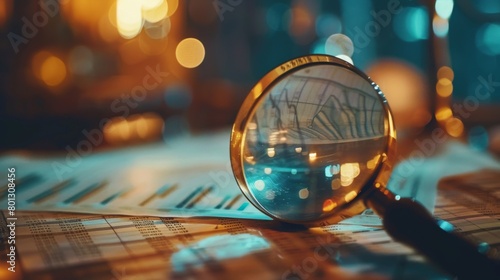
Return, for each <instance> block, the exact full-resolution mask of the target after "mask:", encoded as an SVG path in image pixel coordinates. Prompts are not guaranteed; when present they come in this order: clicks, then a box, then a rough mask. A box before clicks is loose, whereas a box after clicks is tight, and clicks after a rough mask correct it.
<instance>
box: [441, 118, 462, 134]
mask: <svg viewBox="0 0 500 280" xmlns="http://www.w3.org/2000/svg"><path fill="white" fill-rule="evenodd" d="M445 128H446V132H448V134H449V135H450V136H452V137H460V136H461V135H462V133H463V132H464V124H463V122H462V121H461V120H460V119H457V118H455V117H453V118H449V119H448V120H447V121H446V123H445Z"/></svg>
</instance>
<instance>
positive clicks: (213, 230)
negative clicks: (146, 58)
mask: <svg viewBox="0 0 500 280" xmlns="http://www.w3.org/2000/svg"><path fill="white" fill-rule="evenodd" d="M190 141H191V142H183V143H173V144H171V146H169V147H163V146H155V145H153V146H151V147H141V148H135V149H132V150H129V151H127V152H126V153H123V151H117V152H108V153H103V154H98V155H95V156H92V157H87V158H85V157H83V158H82V159H80V161H79V162H78V164H77V161H75V162H73V166H70V167H71V168H70V169H69V170H66V169H64V170H65V172H63V173H61V172H59V173H58V172H57V171H56V170H57V169H54V163H61V164H66V165H67V166H69V164H67V163H68V162H69V161H68V162H67V161H66V158H65V156H64V155H63V156H62V157H54V158H51V159H46V158H45V159H41V160H36V159H33V158H24V157H2V158H1V159H0V166H1V168H7V167H8V166H9V167H10V166H14V167H16V174H18V175H19V176H18V184H19V186H18V188H17V189H16V197H17V203H18V204H17V212H16V218H17V220H16V249H17V256H18V257H17V259H16V261H17V268H18V269H21V268H22V273H23V276H25V277H27V278H35V279H38V278H40V279H45V278H47V279H65V278H67V277H68V275H71V278H72V279H165V278H182V279H185V278H203V279H235V278H238V279H256V278H258V279H322V278H324V279H419V278H420V279H421V278H425V279H447V278H449V276H447V275H446V274H445V273H443V272H442V271H440V270H438V269H436V268H435V267H434V266H433V265H431V264H428V263H426V262H425V261H424V260H423V259H422V257H420V255H418V254H416V253H414V251H413V250H411V249H410V248H408V247H406V246H404V245H401V244H399V243H396V242H394V241H392V240H391V238H390V237H389V236H388V235H387V234H386V233H385V231H384V230H383V229H382V228H381V227H380V219H379V218H378V217H376V216H375V215H374V214H373V213H371V211H370V210H367V211H365V212H364V213H363V214H362V215H360V216H357V217H354V218H352V219H349V220H346V221H344V222H342V223H340V224H337V225H331V226H328V227H322V228H312V229H305V228H302V227H292V226H288V225H283V224H280V223H278V222H276V221H270V220H269V219H268V218H267V217H266V216H264V215H263V214H261V213H260V212H258V211H257V210H256V209H255V208H253V207H252V206H251V205H249V204H248V202H247V201H246V199H244V197H242V196H241V194H240V191H239V190H238V188H237V186H236V183H235V182H234V179H233V177H232V174H231V172H230V169H229V167H228V166H227V156H228V155H227V153H226V154H224V153H221V151H225V150H226V151H227V149H225V148H224V147H226V146H227V138H226V134H219V135H215V136H207V137H200V138H196V139H192V140H190ZM180 147H181V148H182V147H184V148H185V147H190V148H189V149H179V148H180ZM207 147H211V148H212V149H213V150H212V149H207ZM27 163H29V164H27ZM97 163H99V165H97ZM56 165H57V164H56ZM96 166H98V167H99V168H96ZM101 166H105V168H101ZM193 166H194V167H195V168H194V170H196V171H197V172H195V173H193V172H192V171H193ZM4 174H5V173H2V176H4ZM495 180H496V181H495ZM3 182H6V180H5V178H3ZM494 182H498V180H497V179H494ZM448 185H449V184H448ZM452 185H453V184H452ZM493 186H494V188H493V187H492V188H491V189H487V190H484V189H481V190H480V192H479V195H480V196H482V197H485V196H487V197H489V198H494V199H489V200H487V201H486V206H485V203H482V202H481V200H479V202H478V201H477V200H478V198H477V195H478V193H475V194H474V195H471V194H468V193H466V192H462V191H461V189H456V188H453V187H451V188H450V187H449V186H448V187H444V188H443V189H442V190H440V191H439V192H438V193H439V196H438V200H437V202H436V211H435V214H436V215H437V216H438V217H440V218H442V219H446V220H447V221H449V222H450V223H451V224H453V225H454V226H455V228H456V230H457V231H459V232H460V233H461V234H463V235H464V236H466V237H467V238H470V239H471V240H473V241H475V242H476V243H478V244H480V245H481V246H483V247H485V248H487V249H489V250H490V254H492V256H493V257H499V255H498V252H500V231H499V230H498V229H499V228H500V222H499V220H498V217H499V216H500V209H499V207H498V203H499V201H500V199H499V196H500V195H499V192H500V191H499V190H500V186H498V183H497V184H496V185H494V184H493ZM5 190H6V186H2V185H0V197H1V202H0V203H2V208H5V207H4V206H5V205H6V202H7V200H6V192H5ZM484 192H487V193H486V194H485V193H484ZM474 198H475V199H476V201H475V203H471V201H472V202H474V200H473V199H474ZM485 209H486V210H485ZM43 210H55V211H59V212H61V211H67V212H74V211H77V212H80V211H81V212H88V213H99V215H95V214H92V215H91V214H73V213H66V214H65V213H50V212H43ZM33 211H36V212H33ZM116 214H130V215H135V216H122V215H116ZM139 215H140V216H139ZM149 216H162V217H149ZM202 216H205V218H202ZM9 217H10V216H9V213H8V211H3V213H2V217H0V223H1V224H0V233H1V236H2V241H3V242H2V244H3V245H4V246H3V247H2V252H1V255H0V256H1V260H2V265H1V267H0V276H1V278H2V279H9V278H12V277H20V274H12V273H10V272H7V268H6V267H5V266H6V262H5V259H4V258H5V256H6V252H5V250H8V246H5V245H6V240H7V237H8V234H9V229H8V228H7V227H6V224H7V223H8V222H9V220H8V218H9ZM228 217H233V218H244V219H228ZM19 271H21V270H19ZM449 279H451V278H449Z"/></svg>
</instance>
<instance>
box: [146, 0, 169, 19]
mask: <svg viewBox="0 0 500 280" xmlns="http://www.w3.org/2000/svg"><path fill="white" fill-rule="evenodd" d="M147 2H148V1H144V3H147ZM154 2H159V3H158V5H156V6H145V5H144V4H143V6H142V17H143V18H144V20H146V21H148V22H151V23H155V22H159V21H161V20H163V19H165V18H166V17H167V14H168V4H167V1H165V0H162V1H156V0H155V1H154Z"/></svg>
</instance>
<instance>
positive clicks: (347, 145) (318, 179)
mask: <svg viewBox="0 0 500 280" xmlns="http://www.w3.org/2000/svg"><path fill="white" fill-rule="evenodd" d="M257 87H259V85H258V86H257ZM258 89H259V88H258ZM254 93H255V89H254ZM249 96H250V97H249V98H251V99H252V101H253V102H254V103H253V106H251V108H248V111H247V112H243V113H242V112H240V114H243V115H245V116H246V118H245V124H244V125H243V127H244V129H243V131H242V144H241V145H242V146H241V153H242V158H241V168H242V170H243V172H242V175H243V177H244V179H243V180H244V182H243V184H240V185H245V187H244V193H245V194H246V195H247V197H249V199H250V200H251V201H252V202H253V203H254V204H256V206H257V207H258V208H260V209H261V210H262V211H263V212H265V213H267V214H268V215H270V216H272V217H274V218H277V219H280V220H284V221H288V222H296V223H308V222H314V221H319V220H322V219H324V218H326V217H330V216H332V215H334V214H336V213H338V212H339V211H340V210H342V209H344V208H345V206H346V205H347V204H351V202H353V201H357V197H358V195H360V193H361V192H362V190H363V188H364V187H365V186H366V183H367V181H368V180H369V179H370V178H371V177H372V176H373V175H374V172H375V169H376V167H377V165H378V164H379V162H380V158H381V155H382V154H383V153H384V152H385V150H386V149H387V142H388V140H387V135H388V134H389V132H388V127H387V126H386V125H384V124H385V123H386V121H385V119H386V118H388V116H389V115H388V114H387V109H386V106H385V105H384V99H383V96H381V94H380V93H379V91H378V87H376V86H375V84H373V83H372V82H371V81H369V79H368V78H367V77H366V76H364V75H362V74H360V73H359V72H356V70H354V68H353V67H349V65H347V64H346V63H341V62H340V61H337V63H313V64H308V65H305V66H303V67H297V69H292V70H291V71H288V72H286V74H284V75H282V76H280V77H278V78H277V79H276V81H275V82H274V83H272V84H270V85H269V86H267V87H266V88H262V92H261V93H260V94H259V98H256V99H253V97H254V96H255V94H254V95H252V94H250V95H249ZM243 108H245V106H243ZM237 164H240V163H239V162H238V163H237ZM233 165H234V164H233ZM343 214H345V213H343Z"/></svg>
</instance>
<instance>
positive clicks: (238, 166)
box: [229, 55, 396, 226]
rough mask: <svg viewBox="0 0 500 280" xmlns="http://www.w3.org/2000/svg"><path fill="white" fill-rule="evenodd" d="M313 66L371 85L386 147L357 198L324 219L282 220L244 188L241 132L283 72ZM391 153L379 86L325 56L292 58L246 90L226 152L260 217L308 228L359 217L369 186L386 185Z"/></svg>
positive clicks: (390, 129) (392, 139) (391, 132)
mask: <svg viewBox="0 0 500 280" xmlns="http://www.w3.org/2000/svg"><path fill="white" fill-rule="evenodd" d="M315 64H332V65H337V66H340V67H344V68H347V69H349V70H351V71H353V72H354V73H356V74H358V75H359V76H361V77H362V78H364V79H365V80H366V81H368V82H369V83H370V84H371V85H372V86H373V88H374V90H375V91H376V92H377V95H378V96H379V98H380V101H381V103H382V104H383V108H384V112H385V115H386V116H385V121H384V127H385V130H386V135H387V137H388V141H387V146H386V149H385V151H384V153H383V156H381V157H380V159H379V163H378V166H377V168H376V170H378V172H374V174H373V176H372V177H371V178H370V179H368V180H367V184H366V185H365V186H364V187H363V188H362V189H361V190H360V192H359V195H358V196H357V197H356V198H355V199H354V200H353V201H352V202H351V203H349V204H348V205H343V207H339V208H338V209H336V210H335V211H332V212H331V213H330V214H329V215H328V216H325V217H324V218H321V219H318V220H314V221H289V220H283V219H280V218H279V217H276V216H274V215H273V214H272V213H269V212H268V211H267V210H266V209H265V208H264V207H262V206H261V205H260V203H259V202H258V201H257V200H256V199H255V198H254V197H253V195H252V194H251V193H250V190H249V189H248V186H247V184H246V179H245V174H244V172H243V143H244V142H245V129H246V127H247V125H248V122H249V121H250V118H251V116H253V114H254V113H255V110H256V105H257V104H259V101H260V100H261V99H262V98H264V97H265V96H266V94H264V93H266V92H267V90H268V89H269V88H270V87H272V86H273V85H274V84H276V83H278V82H279V81H280V80H281V79H282V78H284V77H285V75H286V74H287V73H290V72H295V71H298V70H300V69H301V68H304V67H309V66H312V65H315ZM395 151H396V131H395V127H394V121H393V117H392V113H391V110H390V108H389V105H388V103H387V100H386V98H385V96H384V94H383V93H382V91H381V90H380V88H379V86H378V85H377V84H375V83H374V82H373V81H372V80H371V79H370V78H369V77H368V76H367V75H366V74H365V73H363V72H362V71H361V70H359V69H358V68H356V67H354V66H353V65H352V64H350V63H347V62H346V61H344V60H342V59H339V58H336V57H333V56H329V55H308V56H302V57H298V58H295V59H292V60H290V61H287V62H285V63H283V64H281V65H279V66H278V67H276V68H274V69H273V70H271V71H270V72H268V73H267V74H266V75H264V77H262V78H261V79H260V80H259V82H257V83H256V84H255V86H254V87H253V88H252V89H251V90H250V92H249V94H248V95H247V97H246V98H245V100H244V101H243V103H242V105H241V107H240V110H239V111H238V114H237V116H236V119H235V121H234V125H233V128H232V130H231V138H230V151H229V152H230V161H231V167H232V170H233V175H234V177H235V179H236V182H237V183H238V186H239V188H240V190H241V191H242V193H243V195H244V196H245V197H246V198H247V199H248V200H249V201H250V203H252V205H253V206H255V207H256V208H257V209H259V210H260V211H262V212H263V213H264V214H266V215H268V216H269V217H271V218H273V219H276V220H280V221H283V222H287V223H294V224H303V225H308V226H321V225H328V224H333V223H337V222H338V221H340V220H342V219H345V218H347V217H350V216H354V215H356V214H359V213H361V212H362V211H363V210H364V209H366V207H365V205H364V203H363V199H364V196H366V194H367V193H369V192H370V190H373V189H374V187H373V186H377V187H379V186H380V187H385V186H386V183H387V181H388V179H389V175H390V171H391V170H392V166H393V162H394V159H395ZM347 208H350V209H347Z"/></svg>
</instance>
